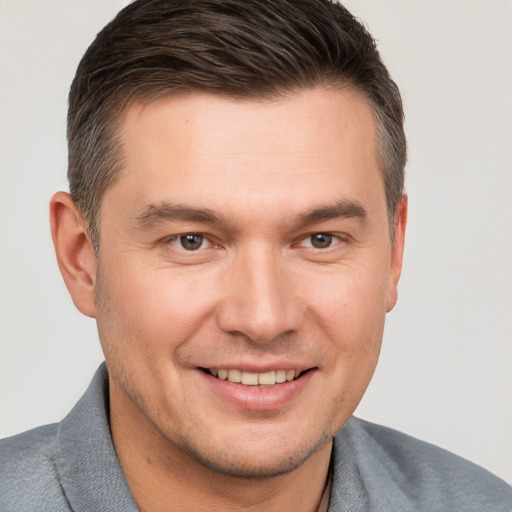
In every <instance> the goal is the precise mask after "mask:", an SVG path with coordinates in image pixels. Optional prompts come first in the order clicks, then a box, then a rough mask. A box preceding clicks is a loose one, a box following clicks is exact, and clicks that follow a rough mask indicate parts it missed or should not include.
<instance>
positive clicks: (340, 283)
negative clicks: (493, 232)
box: [52, 89, 406, 477]
mask: <svg viewBox="0 0 512 512" xmlns="http://www.w3.org/2000/svg"><path fill="white" fill-rule="evenodd" d="M121 135H122V141H123V145H124V158H125V166H124V171H123V173H122V176H121V177H120V179H119V180H118V181H117V182H116V183H114V184H113V186H111V188H109V189H108V190H107V192H106V193H105V196H104V198H103V201H102V209H101V221H100V252H99V260H97V259H96V257H95V255H94V253H93V252H92V249H91V245H90V241H89V240H88V238H87V235H86V234H85V229H84V223H83V220H81V218H80V215H79V213H78V212H76V211H73V206H72V204H71V203H70V202H69V200H68V199H67V198H66V197H64V195H63V194H62V193H61V194H60V195H56V196H55V197H54V200H53V206H52V218H53V234H54V240H55V242H56V247H57V254H58V256H59V246H62V247H64V248H63V249H61V250H60V253H62V254H61V256H59V264H60V266H61V270H62V272H63V275H64V277H65V279H66V282H67V284H68V288H69V289H70V291H71V293H72V296H73V298H74V301H75V304H76V305H77V307H78V308H79V309H80V310H81V311H82V312H84V313H85V314H87V315H89V316H93V317H95V318H96V320H97V323H98V330H99V335H100V339H101V344H102V347H103V350H104V353H105V357H106V361H107V365H108V369H109V374H110V386H111V410H112V429H113V434H114V441H116V435H117V434H116V433H119V435H118V439H125V441H123V442H125V443H133V446H132V448H133V449H136V448H135V447H136V445H144V451H145V453H149V452H152V453H151V456H152V457H154V458H155V459H158V460H160V461H165V460H169V461H170V460H172V457H176V456H178V455H177V454H180V455H179V456H180V457H184V458H185V459H186V460H188V459H190V461H191V463H194V464H197V463H198V462H199V465H200V466H202V467H204V468H208V470H214V472H215V473H221V474H223V475H228V476H236V477H239V476H243V477H268V476H272V475H278V474H282V473H286V472H290V471H293V470H295V469H296V468H299V467H300V466H301V465H302V464H303V463H304V462H305V461H307V460H313V459H314V457H312V458H311V459H310V456H311V455H312V454H321V459H322V464H323V466H322V467H326V464H327V462H328V457H329V453H330V442H331V439H332V437H333V436H334V435H335V434H336V432H337V431H338V430H339V429H340V428H341V427H342V426H343V425H344V424H345V423H346V422H347V420H348V419H349V417H350V416H351V414H352V413H353V411H354V409H355V408H356V406H357V404H358V403H359V401H360V399H361V397H362V395H363V393H364V391H365V389H366V387H367V385H368V383H369V381H370V378H371V376H372V374H373V371H374V369H375V365H376V363H377V359H378V355H379V350H380V345H381V339H382V333H383V326H384V318H385V314H386V312H388V311H389V310H390V309H391V308H392V307H393V306H394V304H395V302H396V287H397V282H398V278H399V275H400V270H401V262H402V251H403V239H404V229H405V217H406V202H405V199H404V200H403V201H402V202H401V203H400V205H399V207H398V209H397V213H396V215H395V233H394V238H393V240H394V241H393V243H392V242H391V236H390V233H389V230H388V220H387V211H386V200H385V192H384V185H383V180H382V177H381V175H380V173H379V170H378V167H377V154H376V128H375V123H374V118H373V115H372V111H371V109H370V107H369V106H368V104H367V103H366V102H365V100H364V99H362V98H361V97H360V96H359V95H358V94H356V93H354V92H351V91H348V90H329V91H326V90H323V89H312V90H305V91H301V92H297V93H295V94H290V95H288V96H286V97H283V98H282V99H278V100H273V101H265V102H263V101H261V102H260V101H252V102H249V101H235V100H230V99H225V98H220V97H218V96H213V95H208V94H199V93H190V94H187V95H180V96H173V97H167V98H163V99H159V100H157V101H154V102H152V103H149V104H146V105H144V104H141V103H137V104H134V105H132V106H130V107H129V108H128V110H127V112H126V114H125V118H124V120H123V122H122V127H121ZM59 226H60V227H59ZM66 229H67V230H68V231H69V232H70V233H72V234H66V235H64V233H65V232H66ZM81 229H82V230H83V231H82V235H80V230H81ZM66 233H67V232H66ZM183 235H200V236H191V237H189V238H188V239H186V238H184V236H183ZM314 235H316V236H314ZM325 235H327V236H325ZM73 236H74V238H73ZM66 237H67V239H68V240H75V242H74V245H73V244H72V242H68V245H67V246H66V245H65V241H64V240H65V239H66ZM59 240H60V242H59ZM184 243H185V245H186V244H187V243H188V245H186V247H184V246H183V244H184ZM314 245H316V246H317V247H315V246H314ZM69 262H71V263H69ZM204 369H213V370H219V369H228V370H229V369H240V370H245V371H249V372H260V373H261V372H267V371H270V370H280V369H285V370H291V369H297V370H300V371H301V372H305V373H303V374H302V375H301V376H300V377H299V378H298V379H297V380H295V381H293V382H289V383H284V384H275V385H274V386H270V387H261V386H245V385H243V384H236V383H231V382H228V381H222V380H220V379H218V378H216V377H214V376H212V375H209V374H208V373H206V372H205V371H204ZM128 431H131V432H132V434H131V437H130V441H127V439H128V438H127V437H126V436H127V435H128V434H126V432H128ZM123 432H124V434H123ZM128 437H129V435H128ZM120 443H122V441H120ZM125 446H126V444H125ZM116 447H117V448H118V450H119V447H118V446H117V445H116ZM315 456H316V455H315ZM148 457H149V455H148ZM121 460H122V458H121Z"/></svg>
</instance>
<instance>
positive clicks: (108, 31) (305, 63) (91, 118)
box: [68, 0, 406, 248]
mask: <svg viewBox="0 0 512 512" xmlns="http://www.w3.org/2000/svg"><path fill="white" fill-rule="evenodd" d="M317 86H322V87H326V88H331V87H334V88H348V89H352V90H354V91H357V92H358V93H359V94H361V95H362V97H364V98H365V99H366V100H367V101H368V103H369V105H370V106H371V108H372V110H373V114H374V116H375V122H376V126H377V131H378V158H379V170H380V172H381V173H382V177H383V179H384V184H385V191H386V201H387V208H388V216H389V221H390V222H389V226H390V230H392V225H393V223H392V219H393V214H394V211H395V208H396V205H397V204H398V201H399V200H400V197H401V194H402V192H403V186H404V167H405V161H406V140H405V134H404V131H403V109H402V103H401V99H400V94H399V91H398V88H397V87H396V85H395V83H394V82H393V81H392V79H391V78H390V76H389V73H388V71H387V69H386V68H385V66H384V64H383V63H382V61H381V59H380V56H379V53H378V50H377V48H376V44H375V42H374V40H373V38H372V36H371V35H370V34H369V33H368V32H367V31H366V30H365V28H364V27H363V26H362V25H361V24H360V23H359V22H358V21H357V20H356V19H355V18H354V17H353V16H352V15H351V14H350V13H349V12H348V11H347V10H346V9H345V8H344V7H342V6H341V5H339V4H337V3H334V2H331V1H328V0H299V1H292V0H279V1H273V2H272V1H268V2H261V1H256V0H250V1H243V2H240V1H239V0H191V1H188V2H183V1H172V0H171V1H162V0H149V1H144V2H134V3H133V4H131V5H129V6H128V7H126V8H125V9H123V10H122V11H121V12H120V13H119V14H118V15H117V17H116V18H115V19H114V20H113V21H112V22H111V23H109V24H108V25H107V26H106V27H105V28H104V29H103V30H102V31H101V32H100V33H99V34H98V36H97V37H96V39H95V41H94V42H93V43H92V44H91V46H90V47H89V49H88V50H87V52H86V54H85V55H84V57H83V58H82V61H81V62H80V65H79V67H78V70H77V73H76V77H75V79H74V81H73V84H72V87H71V90H70V95H69V113H68V153H69V166H68V179H69V184H70V192H71V196H72V198H73V200H74V201H75V204H76V205H77V206H78V208H79V209H80V211H81V212H82V213H83V215H84V217H85V219H86V221H87V224H88V228H89V232H90V235H91V238H92V240H93V243H94V244H95V247H96V248H98V230H99V224H100V217H101V200H102V197H103V194H104V192H105V191H106V190H107V189H108V187H109V186H110V185H111V184H112V183H114V182H115V181H116V179H118V177H119V176H120V174H121V173H122V169H123V156H122V144H121V141H120V140H119V137H118V135H119V124H120V122H121V119H122V114H123V112H125V110H126V107H127V106H128V105H130V104H131V103H133V102H135V101H144V102H151V101H153V100H155V99H157V98H160V97H162V96H167V95H172V94H179V93H183V92H187V91H196V92H209V93H212V94H216V95H220V96H226V97H231V98H238V99H251V100H258V99H269V98H277V97H280V96H285V95H287V94H289V93H291V92H294V91H299V90H304V89H308V88H313V87H317Z"/></svg>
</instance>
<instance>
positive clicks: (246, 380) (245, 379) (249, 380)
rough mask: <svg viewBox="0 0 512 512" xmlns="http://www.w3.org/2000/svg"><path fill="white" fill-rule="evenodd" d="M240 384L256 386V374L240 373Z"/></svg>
mask: <svg viewBox="0 0 512 512" xmlns="http://www.w3.org/2000/svg"><path fill="white" fill-rule="evenodd" d="M242 384H246V385H247V386H257V385H258V374H257V373H251V372H242Z"/></svg>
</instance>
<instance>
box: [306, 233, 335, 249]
mask: <svg viewBox="0 0 512 512" xmlns="http://www.w3.org/2000/svg"><path fill="white" fill-rule="evenodd" d="M332 239H333V235H329V234H328V233H315V234H314V235H311V237H310V240H311V245H312V247H314V248H315V249H325V248H326V247H330V246H331V245H332Z"/></svg>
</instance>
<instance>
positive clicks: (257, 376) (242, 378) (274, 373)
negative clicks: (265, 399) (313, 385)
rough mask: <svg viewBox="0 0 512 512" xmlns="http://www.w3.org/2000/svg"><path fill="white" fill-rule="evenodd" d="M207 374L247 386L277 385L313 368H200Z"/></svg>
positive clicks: (292, 379) (299, 376)
mask: <svg viewBox="0 0 512 512" xmlns="http://www.w3.org/2000/svg"><path fill="white" fill-rule="evenodd" d="M199 369H200V370H201V371H203V372H204V373H206V374H207V375H211V376H212V377H215V378H217V379H220V380H227V381H229V382H233V383H235V384H243V385H245V386H261V387H264V386H275V385H276V384H284V383H286V382H291V381H294V380H297V379H300V378H301V377H302V376H303V375H304V374H305V373H307V372H309V371H310V370H311V368H310V369H308V370H304V371H300V370H284V369H278V370H270V371H267V372H262V373H256V372H248V371H244V370H238V369H229V370H228V369H223V368H219V369H216V368H199Z"/></svg>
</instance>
